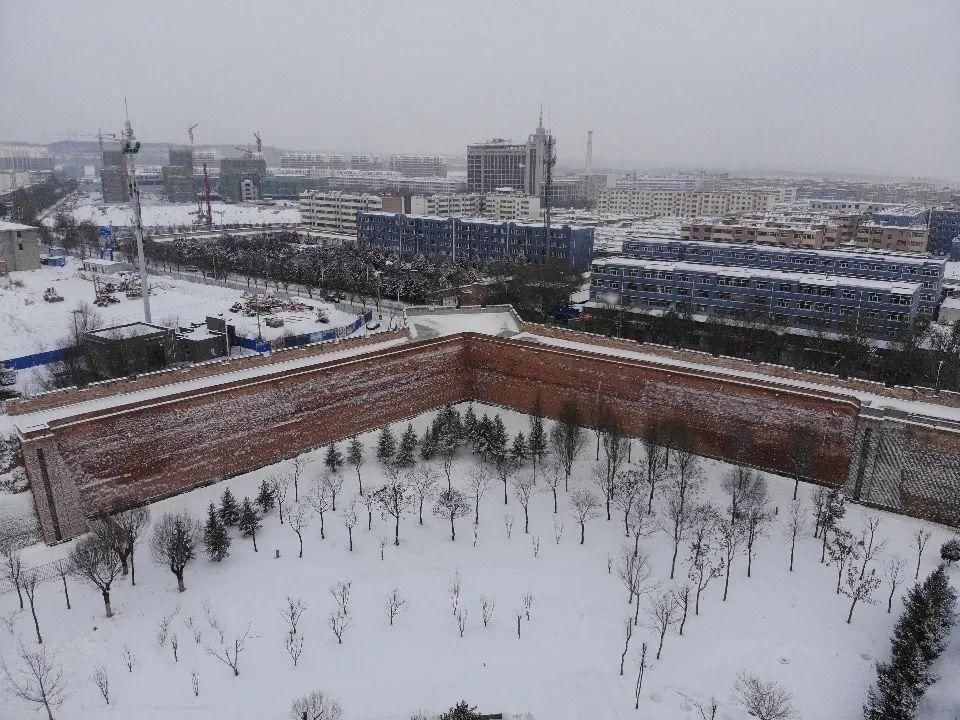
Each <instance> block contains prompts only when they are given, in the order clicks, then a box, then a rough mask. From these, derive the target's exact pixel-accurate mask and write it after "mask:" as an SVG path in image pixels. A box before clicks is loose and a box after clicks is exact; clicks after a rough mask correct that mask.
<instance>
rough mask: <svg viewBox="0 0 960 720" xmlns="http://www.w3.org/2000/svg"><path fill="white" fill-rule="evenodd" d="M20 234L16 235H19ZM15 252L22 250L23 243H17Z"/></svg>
mask: <svg viewBox="0 0 960 720" xmlns="http://www.w3.org/2000/svg"><path fill="white" fill-rule="evenodd" d="M19 234H20V233H17V235H19ZM17 250H23V243H17Z"/></svg>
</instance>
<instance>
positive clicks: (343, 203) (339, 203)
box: [300, 191, 383, 239]
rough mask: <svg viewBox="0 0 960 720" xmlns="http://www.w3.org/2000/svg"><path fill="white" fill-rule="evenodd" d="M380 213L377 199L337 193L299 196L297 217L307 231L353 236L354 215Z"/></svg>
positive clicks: (354, 236) (355, 229)
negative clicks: (371, 212)
mask: <svg viewBox="0 0 960 720" xmlns="http://www.w3.org/2000/svg"><path fill="white" fill-rule="evenodd" d="M382 209H383V198H381V197H379V196H377V195H366V194H364V195H353V194H350V193H345V192H339V191H307V192H304V193H301V195H300V217H301V222H302V223H303V225H305V226H306V227H308V228H309V229H311V230H317V231H320V232H324V233H332V234H336V235H347V236H350V237H351V238H353V239H355V238H356V236H357V213H358V212H360V211H364V212H370V211H377V210H382Z"/></svg>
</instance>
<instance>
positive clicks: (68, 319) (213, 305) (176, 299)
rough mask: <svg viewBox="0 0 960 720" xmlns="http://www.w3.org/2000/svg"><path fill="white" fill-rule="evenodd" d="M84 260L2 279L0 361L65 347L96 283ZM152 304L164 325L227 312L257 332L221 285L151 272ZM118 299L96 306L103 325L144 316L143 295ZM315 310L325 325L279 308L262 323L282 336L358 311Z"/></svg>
mask: <svg viewBox="0 0 960 720" xmlns="http://www.w3.org/2000/svg"><path fill="white" fill-rule="evenodd" d="M80 265H81V261H80V260H78V259H77V258H73V257H70V258H67V266H66V267H55V266H43V267H42V268H41V269H40V270H34V271H31V272H12V273H10V279H11V280H12V281H14V282H19V283H22V287H18V286H17V285H15V284H14V282H4V281H0V359H4V358H10V357H19V356H21V355H29V354H31V353H35V352H40V351H42V350H50V349H53V348H57V347H61V346H62V340H63V338H64V337H65V336H66V335H67V333H68V330H69V327H70V324H71V323H72V322H73V315H72V314H71V312H72V311H73V310H74V309H76V307H77V304H78V303H80V302H87V303H91V304H92V303H93V300H94V287H93V282H92V281H90V280H86V279H84V278H82V277H80V276H79V274H78V273H77V268H78V267H80ZM150 284H151V288H152V293H151V295H150V307H151V313H152V316H153V320H154V322H160V323H162V324H165V325H173V324H179V325H187V324H189V323H190V322H202V321H203V320H204V318H205V317H206V316H207V315H218V314H220V313H225V314H226V316H227V317H228V318H229V322H231V323H234V324H235V325H236V326H237V332H238V333H239V334H241V335H244V336H247V337H256V336H257V318H256V317H246V316H245V315H242V314H240V313H230V312H227V310H228V308H229V307H230V306H231V305H233V304H234V303H235V302H238V301H240V300H241V299H242V298H243V291H241V290H234V289H231V288H224V287H220V286H218V285H202V284H199V283H191V282H188V281H186V280H174V279H172V278H169V277H164V276H161V275H157V276H151V278H150ZM48 287H53V288H55V289H56V290H57V292H58V293H60V295H62V296H63V298H64V301H63V302H57V303H48V302H45V301H44V300H43V291H44V290H45V289H46V288H48ZM115 297H116V298H118V299H119V300H120V302H119V303H115V304H113V305H108V306H106V307H103V308H101V307H95V308H94V309H95V310H96V312H97V313H98V314H99V315H101V316H102V318H103V320H104V322H105V323H108V324H119V323H125V322H134V321H139V320H142V319H143V302H142V300H141V299H140V298H132V299H128V298H127V297H126V296H125V295H124V294H123V293H116V294H115ZM305 302H307V303H309V304H311V305H313V306H314V307H315V308H320V307H323V308H324V310H325V311H326V313H327V318H328V321H329V322H327V323H326V324H322V323H319V322H317V320H316V313H315V312H310V311H306V310H305V311H303V312H279V313H276V314H277V315H278V316H279V317H282V318H283V319H284V326H283V327H280V328H270V327H267V325H266V323H265V322H263V317H261V321H260V332H261V334H262V336H263V337H264V339H266V340H271V339H274V338H277V337H280V336H282V335H284V334H293V335H299V334H302V333H309V332H317V331H319V330H324V329H327V328H334V327H340V326H343V325H348V324H350V323H351V322H353V321H354V320H355V319H356V316H355V315H352V314H350V313H345V312H341V311H339V310H337V309H336V308H335V307H334V306H333V305H331V304H329V303H322V302H318V301H309V300H307V301H305Z"/></svg>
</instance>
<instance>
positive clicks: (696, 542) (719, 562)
mask: <svg viewBox="0 0 960 720" xmlns="http://www.w3.org/2000/svg"><path fill="white" fill-rule="evenodd" d="M712 515H713V522H712V523H711V524H710V525H709V526H707V527H708V532H704V533H702V534H700V533H698V534H696V535H694V537H693V538H692V539H691V542H690V567H689V569H688V570H687V577H688V578H689V579H690V582H692V583H693V587H694V600H693V614H694V615H699V614H700V595H701V594H702V593H703V591H704V590H706V589H707V585H709V584H710V581H711V580H713V579H714V578H717V577H720V573H721V572H723V568H724V561H723V558H722V557H721V556H720V553H719V551H718V549H717V546H716V544H715V540H716V539H717V538H718V535H719V533H718V531H717V522H718V520H719V519H718V518H717V514H716V511H714V512H713V513H712Z"/></svg>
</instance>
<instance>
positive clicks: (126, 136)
mask: <svg viewBox="0 0 960 720" xmlns="http://www.w3.org/2000/svg"><path fill="white" fill-rule="evenodd" d="M123 110H124V114H125V115H126V122H125V123H124V125H123V146H122V147H123V156H124V158H125V159H126V166H127V187H128V188H129V190H130V204H131V205H133V232H134V235H135V236H136V238H137V255H138V258H139V264H140V292H141V295H142V296H143V321H144V322H145V323H148V324H149V323H150V322H151V319H150V286H149V285H148V284H147V260H146V258H145V257H144V254H143V218H142V217H141V215H140V186H139V185H138V184H137V169H136V165H135V163H134V155H136V154H137V153H138V152H140V141H139V140H137V138H136V136H135V135H134V134H133V126H131V125H130V110H129V108H128V107H127V99H126V98H124V99H123Z"/></svg>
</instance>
